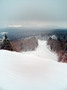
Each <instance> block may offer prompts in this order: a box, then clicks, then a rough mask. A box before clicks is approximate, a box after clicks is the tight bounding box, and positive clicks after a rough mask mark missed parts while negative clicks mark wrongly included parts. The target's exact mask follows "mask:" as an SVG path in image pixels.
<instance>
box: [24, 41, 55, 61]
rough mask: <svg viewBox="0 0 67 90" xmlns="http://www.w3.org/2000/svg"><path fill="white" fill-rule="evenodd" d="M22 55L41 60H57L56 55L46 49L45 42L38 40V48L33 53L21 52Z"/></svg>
mask: <svg viewBox="0 0 67 90" xmlns="http://www.w3.org/2000/svg"><path fill="white" fill-rule="evenodd" d="M22 53H27V54H33V55H36V56H38V57H41V58H47V59H52V60H57V55H56V53H53V52H51V51H50V50H49V49H48V48H47V41H44V40H43V41H41V40H38V47H37V48H36V50H35V51H29V52H22Z"/></svg>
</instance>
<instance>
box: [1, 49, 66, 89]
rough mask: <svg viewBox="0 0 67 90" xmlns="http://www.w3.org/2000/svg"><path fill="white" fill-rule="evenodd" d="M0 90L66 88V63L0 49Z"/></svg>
mask: <svg viewBox="0 0 67 90" xmlns="http://www.w3.org/2000/svg"><path fill="white" fill-rule="evenodd" d="M0 90H67V64H64V63H58V62H57V61H54V60H51V59H45V58H41V57H38V56H35V55H32V54H26V53H24V54H21V53H17V52H10V51H5V50H1V51H0Z"/></svg>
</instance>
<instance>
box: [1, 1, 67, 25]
mask: <svg viewBox="0 0 67 90" xmlns="http://www.w3.org/2000/svg"><path fill="white" fill-rule="evenodd" d="M23 22H27V23H28V22H37V23H38V22H39V23H41V22H43V23H45V22H49V23H50V22H55V24H56V23H58V22H60V23H62V24H65V26H66V25H67V0H0V24H6V23H9V24H10V23H14V24H17V23H18V24H22V23H23ZM43 23H42V24H43Z"/></svg>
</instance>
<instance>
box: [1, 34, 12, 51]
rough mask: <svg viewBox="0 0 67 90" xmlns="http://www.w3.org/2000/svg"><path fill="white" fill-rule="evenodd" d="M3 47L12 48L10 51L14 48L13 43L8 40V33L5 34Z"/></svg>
mask: <svg viewBox="0 0 67 90" xmlns="http://www.w3.org/2000/svg"><path fill="white" fill-rule="evenodd" d="M1 48H2V49H5V50H10V51H12V50H13V49H12V46H11V43H10V41H9V40H8V37H7V35H6V34H5V36H4V39H3V45H2V47H1Z"/></svg>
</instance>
